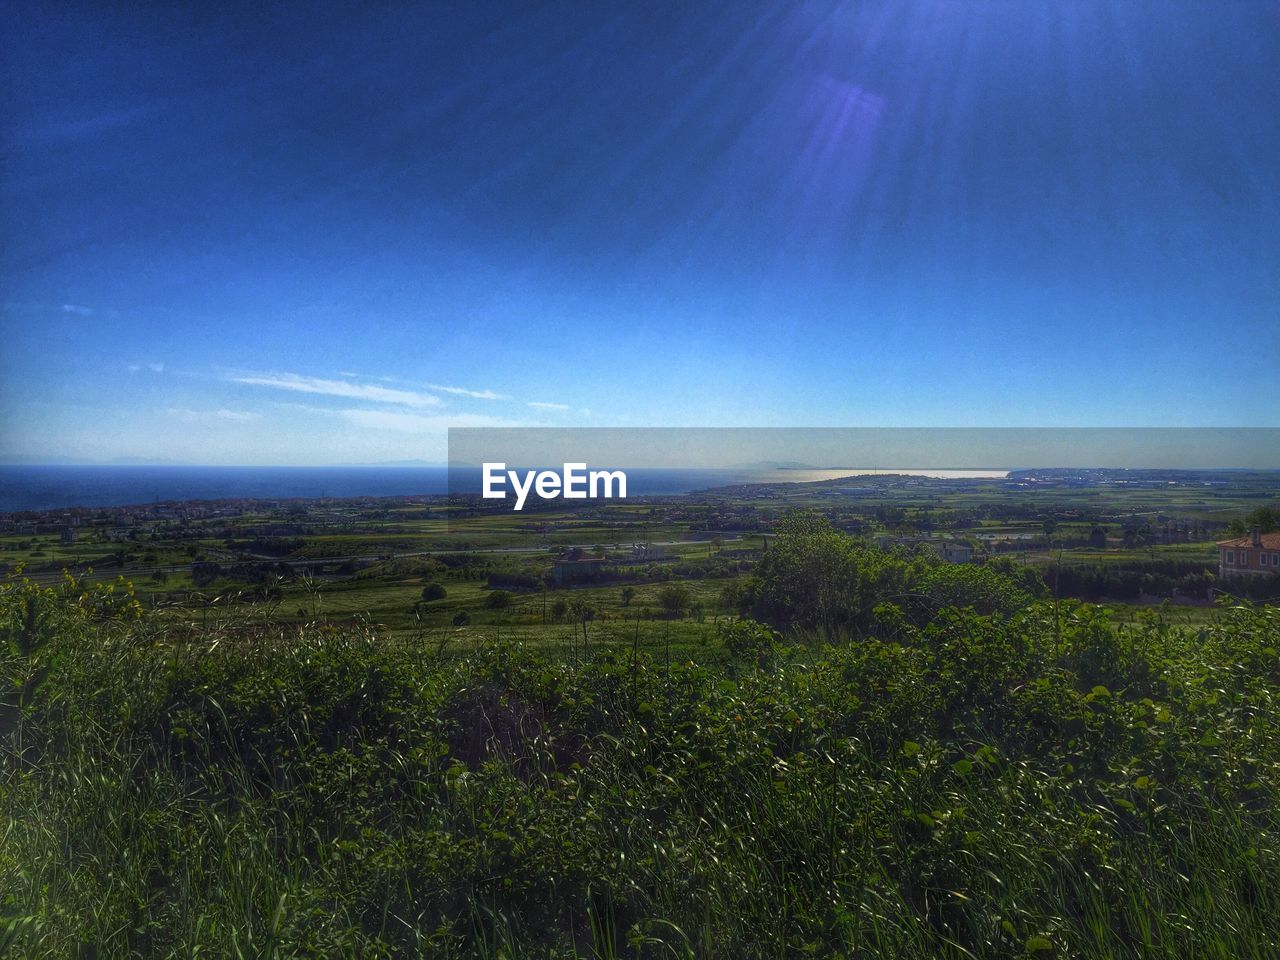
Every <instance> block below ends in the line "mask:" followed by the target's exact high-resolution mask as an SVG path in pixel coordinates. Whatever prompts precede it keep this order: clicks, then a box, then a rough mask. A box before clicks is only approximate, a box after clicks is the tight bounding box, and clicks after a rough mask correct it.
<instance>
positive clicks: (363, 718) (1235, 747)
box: [0, 581, 1280, 958]
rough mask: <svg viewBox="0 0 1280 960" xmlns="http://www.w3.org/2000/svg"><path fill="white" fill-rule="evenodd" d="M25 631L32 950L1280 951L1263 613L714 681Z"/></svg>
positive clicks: (46, 604)
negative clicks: (1278, 946) (1201, 624)
mask: <svg viewBox="0 0 1280 960" xmlns="http://www.w3.org/2000/svg"><path fill="white" fill-rule="evenodd" d="M0 625H2V626H0V629H2V630H3V631H4V633H3V638H4V650H5V653H4V661H3V667H4V677H5V681H4V683H5V686H4V698H3V699H4V701H5V704H6V706H5V707H4V713H3V719H2V721H0V722H2V723H3V733H4V739H5V744H6V754H5V759H4V766H3V780H2V781H0V823H2V824H3V826H2V827H0V941H2V943H0V945H2V946H3V947H4V949H5V950H7V951H8V953H9V954H10V955H15V956H29V957H45V956H47V957H73V956H101V957H108V956H110V957H114V956H182V957H188V956H219V957H220V956H244V957H262V956H297V955H326V956H380V955H385V956H396V955H429V956H442V957H450V956H458V957H463V956H507V957H529V956H546V957H559V956H575V955H576V956H625V957H650V956H652V957H660V956H700V957H701V956H706V957H743V956H778V957H781V956H806V955H811V956H895V957H902V956H906V957H935V956H953V957H970V956H978V957H1020V956H1036V957H1066V956H1088V957H1107V956H1114V957H1122V956H1136V955H1141V956H1158V957H1187V956H1197V957H1222V958H1237V957H1259V958H1260V957H1266V956H1273V955H1274V954H1273V952H1272V951H1273V944H1274V929H1275V928H1274V917H1275V916H1276V915H1280V842H1278V839H1277V827H1280V815H1278V813H1277V806H1276V802H1277V799H1280V792H1278V791H1280V775H1278V773H1280V719H1278V718H1280V711H1278V710H1277V707H1278V706H1280V703H1277V697H1278V693H1280V660H1278V659H1277V649H1276V648H1277V646H1280V611H1277V610H1275V609H1273V608H1256V609H1255V608H1248V607H1243V606H1241V607H1230V608H1228V607H1223V608H1221V609H1220V610H1219V611H1218V613H1217V615H1216V617H1215V618H1214V620H1213V622H1212V623H1211V624H1209V625H1207V626H1206V627H1205V628H1203V629H1202V630H1200V631H1198V632H1192V631H1188V630H1185V629H1174V628H1171V627H1170V626H1169V625H1168V624H1167V623H1165V622H1163V621H1162V620H1161V619H1159V616H1158V615H1152V616H1147V617H1143V618H1140V619H1139V621H1138V622H1136V623H1132V624H1124V625H1119V624H1116V623H1113V622H1111V621H1110V620H1109V618H1108V617H1107V615H1106V614H1105V612H1103V611H1100V610H1099V609H1098V608H1094V607H1086V606H1070V605H1062V606H1058V607H1055V606H1054V605H1052V604H1051V603H1045V602H1039V603H1032V604H1031V605H1029V606H1027V607H1026V608H1025V609H1023V610H1021V611H1019V612H1016V613H1014V614H1012V615H1010V616H1004V615H1001V614H992V615H988V616H980V615H978V614H975V613H972V612H968V613H961V612H956V611H955V610H952V609H950V608H946V609H943V610H941V611H939V612H938V613H937V614H936V615H935V616H933V617H932V619H931V620H930V622H929V623H928V624H927V625H924V626H917V625H913V624H911V623H909V622H906V621H905V620H904V621H903V622H902V623H900V624H899V627H898V629H897V631H896V634H895V637H894V639H893V640H892V641H889V640H885V639H880V638H876V637H871V636H867V637H863V638H861V639H859V640H858V641H857V642H854V643H841V644H839V645H837V646H805V645H800V644H795V643H792V642H790V641H788V640H786V639H784V638H783V637H782V636H781V635H779V634H776V633H773V632H772V631H770V630H769V629H768V628H766V627H763V626H760V625H757V624H753V623H751V622H749V621H744V622H742V623H741V624H739V625H737V626H735V627H732V628H730V629H728V630H724V629H721V631H720V632H719V636H718V639H717V640H716V641H715V643H716V651H715V652H716V654H717V656H716V657H712V658H709V659H718V660H719V665H718V666H709V665H706V664H696V663H693V662H691V661H690V660H689V659H687V658H686V657H682V656H675V657H673V658H672V662H670V663H668V662H666V659H665V657H663V656H661V655H659V656H656V657H655V656H654V655H653V654H652V652H650V651H639V652H637V653H635V654H633V653H632V652H631V651H629V650H627V649H626V648H625V647H619V646H615V647H610V648H603V649H598V650H596V651H590V650H588V651H587V654H586V656H585V657H582V656H577V657H571V658H567V659H566V658H564V657H555V658H552V657H548V656H545V655H544V654H541V653H537V652H532V651H527V650H524V649H522V648H520V647H519V646H515V645H512V644H510V643H506V642H504V643H501V644H497V643H493V644H483V643H481V644H479V645H473V646H471V647H468V648H467V649H466V650H465V651H464V652H462V653H455V652H453V651H450V650H449V649H447V648H446V649H444V650H443V651H438V650H437V648H436V646H435V645H433V644H424V643H419V644H404V643H390V642H386V641H385V639H383V638H380V637H379V636H378V635H377V633H376V632H375V631H373V630H372V629H363V628H354V627H350V626H348V627H342V628H335V627H330V626H326V625H324V624H323V623H313V624H310V625H305V626H301V627H288V628H282V627H280V626H266V625H263V626H260V627H255V626H253V625H252V624H251V623H248V622H246V623H242V624H240V625H239V626H236V625H234V624H232V623H229V622H222V623H219V624H217V626H216V627H208V628H201V627H200V626H199V624H198V623H192V624H187V625H185V626H184V625H183V624H181V623H179V622H176V621H174V620H172V619H160V618H156V617H152V616H149V615H144V614H142V612H141V611H140V610H139V608H137V607H136V605H134V604H133V603H132V601H131V600H130V598H129V595H128V591H127V589H126V588H124V587H123V586H119V587H117V588H116V589H115V590H113V591H112V590H109V589H108V588H106V587H97V588H82V587H77V586H76V585H74V584H70V585H68V586H67V587H66V588H64V589H62V590H56V589H51V588H38V587H35V586H33V585H30V584H23V583H21V582H20V581H12V582H10V583H9V584H7V585H6V586H5V587H4V593H3V599H0Z"/></svg>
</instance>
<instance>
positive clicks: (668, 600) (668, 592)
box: [658, 583, 690, 617]
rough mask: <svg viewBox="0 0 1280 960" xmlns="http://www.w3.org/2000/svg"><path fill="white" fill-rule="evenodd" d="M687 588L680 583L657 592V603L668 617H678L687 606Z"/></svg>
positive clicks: (688, 595) (688, 596)
mask: <svg viewBox="0 0 1280 960" xmlns="http://www.w3.org/2000/svg"><path fill="white" fill-rule="evenodd" d="M689 598H690V594H689V588H688V587H686V586H685V585H684V584H682V583H673V584H670V585H668V586H665V587H663V588H662V589H661V590H660V591H659V592H658V603H660V604H662V609H663V610H665V611H666V612H667V616H669V617H678V616H680V615H681V614H682V613H684V611H685V609H686V608H687V607H688V606H689Z"/></svg>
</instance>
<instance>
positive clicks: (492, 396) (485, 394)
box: [427, 383, 503, 400]
mask: <svg viewBox="0 0 1280 960" xmlns="http://www.w3.org/2000/svg"><path fill="white" fill-rule="evenodd" d="M427 386H428V387H430V388H431V389H432V390H439V391H440V392H441V393H452V394H455V395H456V396H459V397H475V399H477V400H502V399H503V396H502V394H500V393H494V392H493V391H492V390H469V389H467V388H466V387H446V386H445V385H443V384H440V383H429V384H427Z"/></svg>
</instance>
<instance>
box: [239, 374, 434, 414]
mask: <svg viewBox="0 0 1280 960" xmlns="http://www.w3.org/2000/svg"><path fill="white" fill-rule="evenodd" d="M229 379H230V380H231V381H232V382H233V383H244V384H248V385H250V386H255V387H270V388H272V389H275V390H292V391H295V392H297V393H313V394H319V395H321V396H327V397H346V398H347V399H350V400H371V401H374V402H376V403H389V404H395V405H397V406H402V407H434V406H436V405H437V404H438V403H439V402H440V398H439V397H437V396H435V395H433V394H430V393H420V392H418V391H416V390H396V389H393V388H391V387H380V386H376V385H374V384H368V383H353V382H352V381H350V380H326V379H324V378H321V377H304V376H301V375H299V374H296V373H280V374H260V375H252V376H233V377H230V378H229Z"/></svg>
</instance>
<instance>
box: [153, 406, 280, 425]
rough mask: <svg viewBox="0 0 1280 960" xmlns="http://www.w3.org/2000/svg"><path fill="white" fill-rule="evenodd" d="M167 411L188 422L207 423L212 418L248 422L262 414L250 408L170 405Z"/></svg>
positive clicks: (257, 418)
mask: <svg viewBox="0 0 1280 960" xmlns="http://www.w3.org/2000/svg"><path fill="white" fill-rule="evenodd" d="M165 413H167V414H169V416H171V417H175V418H177V419H178V420H182V421H184V422H186V423H207V422H209V421H211V420H213V421H217V420H226V421H229V422H232V423H248V422H250V421H251V420H259V419H261V415H260V414H257V413H253V412H251V411H249V410H227V409H225V408H223V409H219V410H190V409H187V408H186V407H170V408H169V409H168V410H166V411H165Z"/></svg>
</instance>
